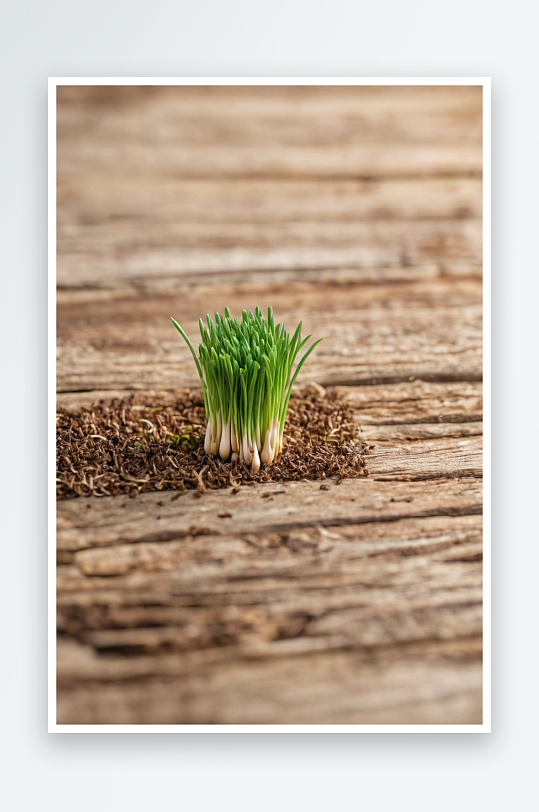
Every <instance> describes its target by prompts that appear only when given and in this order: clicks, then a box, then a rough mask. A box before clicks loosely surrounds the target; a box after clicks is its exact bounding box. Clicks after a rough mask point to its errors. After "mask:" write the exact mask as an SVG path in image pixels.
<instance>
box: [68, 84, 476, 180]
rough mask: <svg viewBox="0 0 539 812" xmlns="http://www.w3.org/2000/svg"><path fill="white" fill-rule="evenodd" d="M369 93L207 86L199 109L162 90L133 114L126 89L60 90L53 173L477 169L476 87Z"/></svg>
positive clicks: (196, 96)
mask: <svg viewBox="0 0 539 812" xmlns="http://www.w3.org/2000/svg"><path fill="white" fill-rule="evenodd" d="M376 90H377V92H376V93H373V92H372V89H371V88H361V87H358V88H352V89H348V90H347V92H346V93H342V92H340V91H339V89H335V88H313V89H310V88H286V89H282V88H268V89H266V88H257V89H256V91H253V89H240V90H237V89H231V88H214V89H213V90H212V91H211V92H209V93H208V95H207V96H206V98H205V99H204V98H203V94H201V93H200V91H198V92H196V93H195V92H193V90H192V89H186V88H168V89H166V90H165V92H162V91H160V90H157V91H156V90H153V92H152V91H150V92H147V93H146V94H142V93H141V94H138V97H137V98H134V104H131V103H130V100H129V99H127V96H126V94H125V93H124V92H123V90H122V89H121V88H119V89H117V90H115V89H114V88H108V89H107V90H106V93H105V94H103V93H101V98H100V91H99V90H97V91H94V93H93V99H90V98H89V96H88V95H87V96H86V99H85V100H84V99H83V98H82V97H81V95H80V94H78V98H77V93H73V92H70V91H68V90H66V89H60V90H59V93H58V97H59V100H60V104H59V116H58V137H59V150H58V166H59V170H60V172H62V173H63V174H69V173H70V172H75V173H76V172H77V171H78V169H79V167H80V164H81V161H82V162H83V163H92V165H94V166H95V167H97V168H101V169H103V168H107V169H110V170H111V171H113V172H114V171H115V170H117V169H118V168H121V169H122V170H123V171H126V170H127V169H129V171H131V172H132V173H134V174H138V175H144V174H145V173H151V174H154V175H156V174H157V175H159V174H162V175H169V174H170V173H174V174H175V175H182V176H184V177H185V176H188V177H189V176H190V177H193V176H195V177H201V176H202V177H208V176H215V175H221V176H223V175H225V176H229V177H234V176H237V175H240V176H243V175H246V174H248V175H250V176H253V175H262V176H263V175H270V176H273V177H275V176H279V175H284V176H302V175H303V176H305V175H307V176H315V177H324V176H329V177H334V176H344V177H354V176H356V177H373V176H380V175H382V176H392V175H403V174H404V175H405V176H407V177H409V176H411V175H415V176H417V175H429V174H455V173H458V174H463V173H479V172H480V171H481V88H462V87H460V88H459V87H454V88H446V89H442V88H436V89H435V90H434V92H433V90H432V89H430V88H377V89H376ZM440 91H442V92H440ZM122 97H123V98H124V99H125V100H126V101H125V102H124V103H121V102H122ZM115 100H116V101H119V102H120V103H119V104H118V103H115ZM85 102H86V103H85ZM87 102H89V103H87ZM100 102H104V103H100ZM111 102H112V103H111ZM336 111H338V114H337V115H335V113H336ZM149 136H150V137H149ZM155 146H158V149H157V150H156V149H155Z"/></svg>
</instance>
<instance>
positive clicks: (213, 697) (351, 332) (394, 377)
mask: <svg viewBox="0 0 539 812" xmlns="http://www.w3.org/2000/svg"><path fill="white" fill-rule="evenodd" d="M481 194H482V192H481V90H480V88H466V87H463V88H459V87H447V88H446V87H441V88H436V87H425V88H420V87H418V88H374V87H373V88H267V89H265V88H264V89H262V88H90V87H81V88H75V87H73V88H68V87H66V88H60V89H59V91H58V285H59V289H58V373H57V383H58V402H59V404H60V405H62V406H67V407H70V408H78V407H81V406H86V405H89V404H91V403H93V402H96V401H98V400H100V399H107V398H111V397H117V396H122V395H125V394H127V393H129V392H131V391H134V390H137V391H143V392H148V393H150V392H151V391H155V392H159V396H160V397H162V396H163V393H168V395H169V396H170V397H173V395H174V390H176V389H179V388H182V387H193V386H196V385H197V378H196V374H195V370H194V367H193V363H192V359H191V358H190V356H189V353H188V351H187V349H186V347H185V346H184V345H183V344H182V342H181V339H180V338H179V337H178V336H177V334H176V333H175V331H174V330H173V328H172V326H171V324H170V322H169V320H168V319H169V316H171V315H173V316H174V317H175V318H177V319H178V320H179V321H180V322H181V323H182V325H183V326H184V327H185V329H186V330H187V331H188V332H189V334H191V335H192V336H193V338H196V333H197V319H198V317H199V316H200V315H204V314H205V313H206V312H210V313H211V312H213V310H215V309H219V310H220V311H222V310H223V308H224V306H225V305H228V306H229V307H230V308H231V309H232V311H233V313H238V314H239V312H240V311H241V309H242V308H253V307H254V306H255V305H260V306H261V307H263V308H264V307H267V306H268V305H269V304H271V305H272V306H273V308H274V310H275V312H276V314H277V316H278V318H279V320H284V321H285V322H286V324H287V325H288V326H295V324H297V322H299V321H300V320H303V322H304V329H305V331H306V332H309V333H313V334H314V335H315V337H320V336H323V337H324V341H323V342H322V344H321V345H320V346H319V347H318V348H317V350H316V351H315V353H314V354H313V356H312V357H311V358H310V359H309V361H308V363H307V364H306V366H305V369H304V370H303V371H302V374H301V375H300V378H299V379H298V382H299V383H300V384H305V383H306V382H308V381H310V380H312V381H315V382H317V383H318V384H322V385H324V386H336V387H337V388H338V390H339V392H340V394H341V395H342V396H343V397H344V398H345V399H346V400H347V401H348V403H349V404H350V405H351V406H352V408H353V409H354V413H355V419H356V421H357V424H358V429H359V431H360V433H361V437H362V439H364V440H365V441H366V442H369V443H370V444H372V445H373V446H375V447H374V448H373V450H372V453H371V456H370V457H369V458H368V468H369V471H370V475H369V477H368V478H361V479H359V480H349V481H346V480H345V481H343V482H342V483H341V484H340V485H337V484H336V483H335V482H333V481H330V482H329V483H327V485H328V486H329V487H328V489H327V490H326V489H322V490H321V488H320V482H310V481H302V482H297V483H293V482H292V483H285V484H282V483H268V484H262V485H256V486H254V487H247V486H243V487H242V488H241V489H240V490H239V492H237V493H233V492H232V491H231V490H230V489H228V490H224V491H211V492H207V493H205V494H203V495H202V496H199V495H197V494H195V493H193V492H189V493H187V494H186V495H184V496H178V495H177V494H173V493H170V492H168V493H164V494H163V493H146V494H142V495H138V496H136V497H135V498H133V499H131V498H128V497H125V496H116V497H102V498H97V497H92V498H87V499H72V500H66V501H62V502H60V503H59V504H58V536H57V542H58V543H57V547H58V633H59V638H58V721H59V723H61V724H70V723H73V724H92V723H94V724H107V723H109V724H112V723H119V724H121V723H126V724H137V723H138V724H152V723H162V724H247V725H249V724H258V723H260V724H380V725H385V724H427V725H428V724H460V723H465V724H480V723H481V720H482V689H481V685H482V666H481V649H482V646H481V634H482V534H481V529H482V517H481V512H482V489H481V484H482V483H481V475H482V454H481V452H482V441H481V430H482V423H481V419H482V399H481V396H482V387H481V371H482V346H481V345H482V332H481V329H482V328H481V312H482V284H481V266H482V247H481V239H482V237H481V229H482V226H481ZM220 513H221V514H223V513H227V514H230V516H220V515H219V514H220Z"/></svg>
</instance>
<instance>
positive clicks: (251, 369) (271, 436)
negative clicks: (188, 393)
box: [172, 307, 322, 471]
mask: <svg viewBox="0 0 539 812" xmlns="http://www.w3.org/2000/svg"><path fill="white" fill-rule="evenodd" d="M206 320H207V327H206V325H205V324H204V322H203V321H202V319H199V326H200V335H201V336H202V343H201V344H199V346H198V350H199V355H198V357H197V355H196V353H195V350H194V349H193V345H192V344H191V341H190V340H189V338H188V336H187V334H186V333H185V332H184V330H183V329H182V328H181V327H180V325H179V324H178V322H177V321H175V319H172V323H173V324H174V326H175V327H176V329H177V330H178V332H179V333H180V334H181V335H182V337H183V338H184V339H185V341H186V342H187V346H188V347H189V350H190V351H191V355H192V356H193V359H194V361H195V364H196V368H197V372H198V376H199V378H200V382H201V384H202V393H203V396H204V408H205V410H206V418H207V421H208V425H207V429H206V438H205V441H204V450H205V452H206V454H209V455H213V456H217V455H219V456H220V457H221V459H223V460H228V459H232V461H235V460H241V461H243V462H245V463H246V464H247V465H250V466H251V469H252V470H253V471H258V470H259V469H260V465H261V463H269V462H272V461H273V460H274V459H275V458H276V457H277V455H278V454H279V452H280V451H281V448H282V445H283V431H284V424H285V420H286V412H287V409H288V402H289V400H290V393H291V391H292V386H293V384H294V381H295V380H296V378H297V376H298V373H299V371H300V369H301V367H302V366H303V364H304V362H305V361H306V359H307V357H308V356H309V355H310V353H311V352H312V351H313V350H314V348H315V347H316V345H317V344H319V343H320V341H322V339H321V338H319V339H318V340H317V341H315V342H314V343H313V344H311V346H310V347H309V349H308V350H307V351H306V352H305V353H304V355H303V356H302V358H301V360H300V362H299V363H298V365H297V367H296V371H295V372H294V374H293V375H292V367H293V365H294V362H295V360H296V358H297V356H298V354H299V352H300V350H301V349H302V347H303V346H304V345H305V344H306V343H307V341H308V340H309V339H310V338H311V336H310V335H308V336H307V338H304V339H303V340H302V339H301V324H302V323H301V322H300V323H299V324H298V326H297V328H296V331H295V333H294V335H293V336H292V338H290V336H289V334H288V333H287V331H286V329H285V326H284V324H277V325H276V324H275V321H274V318H273V310H272V309H271V307H269V308H268V318H267V320H266V319H264V317H263V315H262V311H261V310H260V308H259V307H257V308H256V311H255V313H254V314H253V313H252V311H250V310H249V311H247V310H244V311H243V312H242V317H241V322H239V321H238V320H237V319H233V318H232V317H231V315H230V310H229V309H228V307H225V315H224V318H222V317H221V316H220V315H219V313H215V323H214V322H213V321H212V319H211V317H210V316H206Z"/></svg>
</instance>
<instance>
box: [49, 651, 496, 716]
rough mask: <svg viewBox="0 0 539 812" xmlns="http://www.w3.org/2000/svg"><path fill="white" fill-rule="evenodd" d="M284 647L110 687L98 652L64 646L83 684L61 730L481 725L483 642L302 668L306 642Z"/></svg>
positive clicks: (172, 663)
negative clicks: (270, 654) (88, 678)
mask: <svg viewBox="0 0 539 812" xmlns="http://www.w3.org/2000/svg"><path fill="white" fill-rule="evenodd" d="M290 644H292V645H290ZM273 645H274V646H276V645H277V644H273ZM280 646H281V653H282V656H281V657H275V658H272V659H268V658H265V657H262V656H258V657H257V656H256V654H254V656H253V657H252V658H250V659H248V658H245V656H242V657H240V656H239V652H238V651H237V650H235V651H228V650H227V649H221V650H220V652H221V657H220V658H219V660H220V661H219V660H218V659H217V657H216V656H215V650H214V651H213V652H212V655H213V657H212V659H213V661H214V662H210V663H208V658H207V657H202V658H201V656H200V655H201V654H202V655H205V654H206V653H207V652H193V653H189V654H181V655H169V656H165V657H162V658H160V659H159V661H158V662H159V664H160V665H161V669H160V671H161V673H160V674H159V675H158V676H156V677H144V676H142V675H144V674H146V673H147V672H148V670H150V671H151V667H150V668H149V666H151V665H154V666H155V663H156V661H155V660H150V659H149V658H147V657H141V658H136V659H133V660H131V661H127V660H126V658H123V660H120V661H118V660H115V661H114V663H113V666H115V667H116V668H119V669H121V668H122V666H123V667H124V670H126V671H127V669H128V668H129V667H130V671H131V674H133V673H136V671H137V670H138V671H139V674H141V676H140V677H139V678H138V679H137V680H133V678H131V679H130V680H129V681H125V682H123V681H122V682H119V683H118V682H116V681H114V682H112V683H110V684H107V683H106V682H105V683H103V682H101V675H102V673H103V671H102V668H104V669H107V670H108V671H109V672H110V670H111V669H110V665H111V662H110V661H108V662H104V663H101V662H100V661H99V660H97V661H93V660H92V657H93V656H95V655H92V650H91V649H86V648H83V647H80V646H79V647H75V644H73V643H70V644H69V647H66V648H64V647H63V646H61V647H60V656H61V659H60V662H59V669H58V670H59V673H60V674H62V671H63V666H62V663H63V662H65V664H66V665H67V667H68V668H69V673H70V674H71V675H72V677H73V678H74V679H73V682H72V684H71V685H65V687H63V688H62V690H61V692H60V695H59V701H58V722H59V723H60V724H247V725H249V724H345V725H346V724H381V725H383V724H480V723H481V719H482V709H481V663H480V639H479V638H472V639H468V640H462V641H459V642H458V644H455V643H453V642H449V643H448V642H445V641H444V642H442V643H435V644H433V643H428V644H426V645H425V644H415V645H412V646H409V647H403V646H402V647H400V648H399V657H398V658H396V657H395V656H394V655H393V656H392V657H389V658H383V657H381V656H377V655H376V654H375V653H368V654H363V655H362V654H360V653H359V652H357V651H331V652H329V653H327V652H322V653H316V652H314V653H311V654H310V655H308V656H305V657H303V658H301V659H299V658H298V656H297V652H298V648H299V647H298V645H297V641H294V640H292V641H281V643H280ZM217 651H219V650H217ZM295 655H296V656H295ZM216 660H217V662H215V661H216ZM83 664H84V665H85V666H86V668H88V666H91V665H93V674H94V679H97V680H98V681H97V682H94V683H93V684H92V683H91V682H85V680H84V678H83V677H82V675H81V670H82V669H81V666H82V665H83ZM137 666H138V669H137V668H136V667H137ZM182 666H183V669H182V670H183V673H182V674H181V676H177V674H178V667H180V668H182ZM77 667H78V669H77ZM64 673H65V672H64ZM83 673H84V672H83ZM337 685H338V690H335V686H337Z"/></svg>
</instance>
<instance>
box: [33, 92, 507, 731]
mask: <svg viewBox="0 0 539 812" xmlns="http://www.w3.org/2000/svg"><path fill="white" fill-rule="evenodd" d="M62 85H179V86H181V85H195V86H196V85H231V86H233V85H239V86H241V85H252V86H256V85H274V86H279V85H281V86H286V85H304V86H309V85H327V86H354V85H479V86H481V87H482V88H483V390H484V391H483V394H484V421H483V422H484V454H483V462H484V479H483V575H484V585H483V643H484V654H483V723H482V724H481V725H58V724H57V723H56V589H55V586H56V583H55V582H56V453H55V444H56V421H55V419H54V415H55V414H56V88H57V87H59V86H62ZM48 170H49V171H48V237H49V242H48V246H49V247H48V270H49V278H48V317H49V321H48V324H49V329H48V362H49V370H48V373H49V374H48V381H49V391H48V399H47V403H48V412H49V413H48V421H49V422H48V471H49V482H48V505H49V512H48V531H49V533H48V537H49V542H48V543H49V548H48V732H49V733H490V732H491V468H490V466H491V80H490V77H404V78H403V77H400V78H397V77H339V78H320V77H286V78H283V77H267V76H264V77H254V78H253V77H250V78H244V77H226V78H224V77H216V76H213V77H193V78H191V77H190V78H170V77H130V78H125V77H114V78H111V77H108V78H102V77H88V76H86V77H61V78H57V77H50V78H49V98H48Z"/></svg>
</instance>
